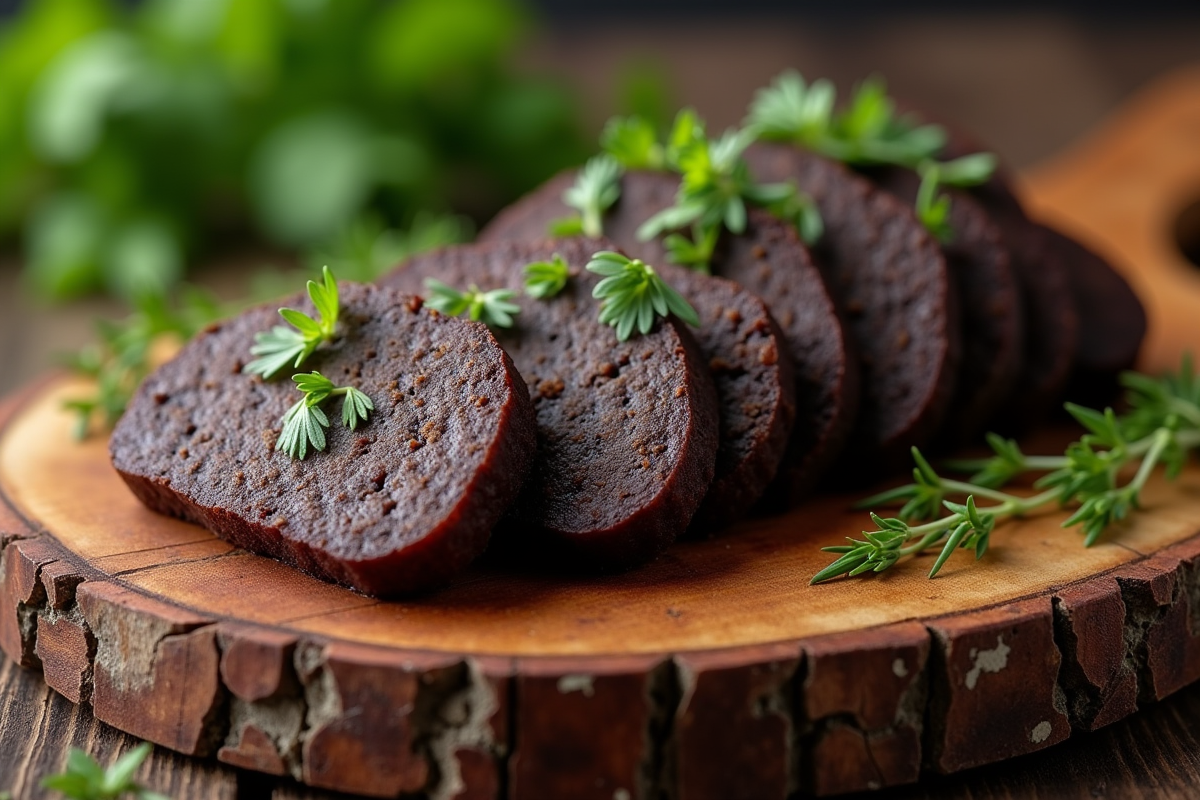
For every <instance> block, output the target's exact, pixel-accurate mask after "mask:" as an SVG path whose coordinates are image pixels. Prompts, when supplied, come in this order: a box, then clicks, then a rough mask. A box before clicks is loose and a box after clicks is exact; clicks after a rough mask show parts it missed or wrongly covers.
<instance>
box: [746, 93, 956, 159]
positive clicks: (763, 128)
mask: <svg viewBox="0 0 1200 800" xmlns="http://www.w3.org/2000/svg"><path fill="white" fill-rule="evenodd" d="M836 99H837V93H836V91H835V90H834V88H833V85H832V84H831V83H829V82H828V81H825V80H817V81H813V83H812V84H806V83H805V82H804V78H802V77H801V76H800V74H799V73H797V72H795V71H793V70H789V71H787V72H784V73H783V74H781V75H780V76H779V77H777V78H776V79H775V80H774V81H773V82H772V84H771V85H770V86H769V87H767V88H764V89H760V90H759V91H758V92H757V94H756V95H755V97H754V101H753V102H752V103H751V104H750V113H749V116H748V117H747V120H746V122H747V125H748V126H749V127H751V128H753V129H754V130H756V131H757V132H758V134H759V136H760V137H761V138H763V139H770V140H773V141H787V142H791V143H793V144H798V145H801V146H803V147H805V148H807V149H809V150H813V151H814V152H817V153H820V154H821V155H824V156H827V157H828V158H832V159H835V160H837V161H843V162H846V163H849V164H858V165H869V164H899V165H902V166H907V167H916V165H917V164H919V163H920V162H921V161H924V160H926V159H930V158H933V157H935V156H936V155H937V154H938V153H939V152H940V151H941V149H942V147H944V146H945V144H946V134H945V131H943V130H942V129H941V127H939V126H937V125H919V124H917V123H915V122H914V121H913V120H911V119H909V118H907V117H902V116H898V115H897V114H896V105H895V103H894V102H893V101H892V99H891V98H890V97H888V95H887V89H886V87H885V85H884V83H883V81H881V80H878V79H874V78H872V79H869V80H866V81H863V82H862V83H861V84H859V86H858V88H857V89H856V90H855V92H854V95H853V97H852V98H851V100H850V103H849V105H848V106H847V107H846V108H845V109H843V110H841V111H837V110H835V104H836Z"/></svg>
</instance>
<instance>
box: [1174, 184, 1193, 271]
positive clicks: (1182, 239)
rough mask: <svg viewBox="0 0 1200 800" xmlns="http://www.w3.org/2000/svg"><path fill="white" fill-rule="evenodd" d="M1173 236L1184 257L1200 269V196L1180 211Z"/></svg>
mask: <svg viewBox="0 0 1200 800" xmlns="http://www.w3.org/2000/svg"><path fill="white" fill-rule="evenodd" d="M1172 238H1173V239H1174V241H1175V246H1176V247H1178V248H1179V252H1180V253H1182V254H1183V257H1184V258H1186V259H1187V260H1188V262H1189V263H1190V264H1191V265H1192V266H1193V267H1196V268H1197V269H1200V198H1198V199H1196V200H1194V201H1193V202H1191V203H1189V204H1188V205H1187V206H1185V207H1184V209H1183V211H1181V212H1179V216H1177V217H1176V218H1175V230H1174V231H1172Z"/></svg>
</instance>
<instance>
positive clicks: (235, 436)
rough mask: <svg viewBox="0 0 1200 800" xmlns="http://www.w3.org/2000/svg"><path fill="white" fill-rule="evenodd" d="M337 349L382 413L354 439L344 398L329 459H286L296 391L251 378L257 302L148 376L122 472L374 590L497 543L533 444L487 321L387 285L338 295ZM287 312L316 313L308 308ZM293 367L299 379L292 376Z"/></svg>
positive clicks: (136, 488) (119, 431)
mask: <svg viewBox="0 0 1200 800" xmlns="http://www.w3.org/2000/svg"><path fill="white" fill-rule="evenodd" d="M340 292H341V313H340V315H339V322H338V335H337V338H336V339H335V340H334V341H332V342H330V343H328V344H325V345H322V346H321V347H319V348H318V349H317V350H316V351H315V352H314V353H313V354H312V355H311V356H310V357H309V358H308V359H307V360H306V361H305V362H304V364H303V366H302V368H301V371H303V372H310V371H313V370H317V371H319V372H321V373H322V374H323V375H325V376H326V377H328V378H329V379H331V380H332V381H333V382H334V383H336V384H338V385H350V386H353V387H355V388H357V389H359V390H360V391H362V392H364V393H366V395H367V396H368V397H370V398H371V400H372V402H373V403H374V405H375V410H374V411H373V412H372V413H371V415H370V419H369V421H367V422H366V423H365V424H360V425H359V427H358V428H357V430H353V431H352V430H350V429H348V428H347V427H345V426H344V425H342V423H341V420H340V418H339V417H340V414H339V406H338V399H337V398H333V399H331V400H330V401H328V402H327V404H326V408H325V410H326V413H327V415H328V417H329V419H330V422H331V425H330V427H329V429H328V430H327V432H326V438H327V442H326V443H327V447H326V449H325V450H324V451H317V452H313V451H310V452H309V454H308V456H307V458H305V459H304V460H296V459H292V458H290V457H289V456H288V455H287V454H285V453H283V452H280V451H277V450H276V449H275V443H276V440H277V437H278V436H279V434H280V418H281V417H282V416H283V414H284V412H285V411H287V409H288V408H289V407H290V406H291V405H292V404H293V403H295V402H296V401H297V400H298V399H299V398H300V397H301V395H300V393H299V392H297V391H296V389H295V386H294V384H293V382H292V381H291V380H289V379H288V377H287V376H285V375H281V376H278V377H276V378H274V379H272V380H269V381H264V380H263V379H262V378H260V377H258V376H256V375H249V374H245V373H243V372H242V365H243V364H244V363H245V362H246V361H248V360H249V358H250V355H249V351H250V347H251V345H252V344H253V342H254V335H255V334H256V333H258V332H259V331H266V330H270V328H271V327H272V326H273V325H276V324H279V321H280V320H279V317H278V315H277V314H276V307H275V306H270V307H259V308H256V309H253V310H251V311H247V312H246V313H244V314H242V315H241V316H239V317H236V318H234V319H231V320H228V321H226V322H223V323H219V324H217V325H214V326H212V327H210V328H209V329H207V330H206V331H204V332H203V333H201V334H200V335H199V336H197V337H196V338H195V339H194V340H193V341H192V342H191V343H189V344H188V345H187V346H186V347H184V348H183V350H182V351H181V352H180V353H179V354H178V355H177V356H176V357H175V358H174V359H172V360H171V361H169V362H167V363H166V364H164V365H163V366H162V367H160V368H159V369H158V370H156V371H155V372H154V373H153V374H152V375H151V376H150V377H148V378H147V379H146V380H145V382H144V383H143V384H142V386H141V388H140V389H139V390H138V392H137V394H136V395H135V397H134V399H133V401H132V403H131V404H130V406H129V409H128V410H127V411H126V412H125V415H124V416H123V417H122V418H121V421H120V423H119V424H118V425H117V427H116V430H115V431H114V432H113V436H112V441H111V444H110V447H111V452H112V459H113V464H114V466H115V467H116V468H117V471H118V472H119V473H120V474H121V477H122V478H124V479H125V482H126V483H127V484H128V485H129V487H130V489H132V490H133V493H134V494H135V495H136V496H137V497H138V499H140V500H141V501H142V502H143V503H145V504H146V505H147V506H149V507H150V508H151V509H153V510H155V511H158V512H161V513H164V514H170V515H172V516H177V517H182V518H183V519H187V520H190V521H192V522H196V523H199V524H200V525H203V526H205V527H207V528H208V529H210V530H211V531H213V532H214V533H216V534H217V535H219V536H221V537H222V538H224V539H228V540H229V541H230V542H232V543H233V544H235V545H237V546H238V547H242V548H245V549H247V550H251V551H253V552H255V553H259V554H262V555H267V556H271V557H273V558H277V559H280V560H282V561H285V562H287V563H289V564H291V565H293V566H295V567H298V568H299V569H302V570H304V571H305V572H308V573H310V574H313V575H316V576H318V577H321V578H325V579H327V580H333V581H337V582H339V583H343V584H346V585H349V586H353V587H354V588H356V589H359V590H360V591H363V592H366V593H368V594H373V595H380V596H394V595H404V594H412V593H415V592H419V591H423V590H427V589H430V588H432V587H435V586H438V585H440V584H443V583H445V582H446V581H448V580H449V579H450V578H451V577H453V576H454V575H455V574H456V573H457V572H459V571H460V570H462V569H463V568H464V567H465V566H466V565H467V564H468V563H469V562H470V561H471V560H472V559H474V558H475V557H476V556H478V555H479V554H480V553H481V552H482V551H483V550H484V549H485V548H486V546H487V542H488V537H489V534H490V532H491V530H492V528H493V526H494V525H495V524H496V523H497V521H499V519H500V517H501V516H502V515H503V514H504V512H505V510H506V509H507V508H508V506H509V505H510V504H511V503H512V502H513V500H514V499H515V498H516V497H517V494H518V492H519V491H520V488H521V485H522V483H523V482H524V478H525V475H526V474H527V472H528V470H529V466H530V464H531V462H532V459H533V455H534V450H535V427H534V415H533V408H532V404H531V402H530V399H529V393H528V391H527V389H526V387H525V383H524V381H522V380H521V376H520V373H519V372H517V370H516V369H515V368H514V367H513V364H512V362H511V361H510V360H509V358H508V356H507V355H506V354H505V353H504V351H503V350H502V349H501V348H500V346H499V345H498V344H497V343H496V340H495V339H494V338H493V337H492V335H491V334H490V333H489V332H488V330H487V328H486V327H484V326H483V325H481V324H478V323H472V322H466V321H464V320H459V319H451V318H447V317H444V316H441V315H439V314H437V313H436V312H434V311H431V310H429V309H427V308H422V306H421V302H420V300H419V298H416V297H413V296H410V295H404V294H401V293H400V292H397V291H395V290H392V289H381V288H375V287H371V286H360V285H355V284H341V285H340ZM284 305H287V306H291V307H294V308H300V309H302V310H304V311H306V313H309V314H312V313H313V311H312V307H311V304H310V303H309V302H308V300H307V298H303V299H302V298H299V297H296V298H289V300H287V301H285V303H284ZM289 374H290V373H289Z"/></svg>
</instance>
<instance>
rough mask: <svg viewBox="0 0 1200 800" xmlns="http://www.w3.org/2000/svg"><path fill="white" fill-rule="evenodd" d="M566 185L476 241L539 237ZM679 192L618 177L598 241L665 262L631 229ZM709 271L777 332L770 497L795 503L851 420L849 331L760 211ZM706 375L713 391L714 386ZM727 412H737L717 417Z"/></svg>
mask: <svg viewBox="0 0 1200 800" xmlns="http://www.w3.org/2000/svg"><path fill="white" fill-rule="evenodd" d="M573 181H574V173H573V172H568V173H563V174H562V175H559V176H557V177H555V178H553V179H552V180H550V181H549V182H547V183H546V184H544V185H543V186H542V187H540V188H539V189H537V190H535V191H534V192H532V193H531V194H529V195H526V196H525V197H523V198H522V199H521V200H519V201H517V202H516V203H514V204H513V205H511V206H509V207H508V208H506V209H505V210H504V211H502V212H500V214H499V215H498V216H497V217H496V218H495V219H494V220H493V221H492V222H491V223H490V224H488V225H487V226H486V227H485V228H484V229H483V232H482V233H481V234H480V237H481V239H485V240H491V241H522V240H535V239H537V238H538V237H540V236H542V235H544V232H545V231H546V229H547V226H548V225H549V223H550V222H551V221H553V220H555V219H559V218H561V217H564V216H566V215H568V214H570V213H571V209H570V208H569V207H567V206H566V205H565V204H564V203H563V202H562V194H563V190H564V189H566V188H567V187H568V186H570V185H571V183H572V182H573ZM678 187H679V178H678V176H674V175H670V174H668V173H662V172H647V171H634V172H627V173H626V174H625V175H624V176H623V177H622V178H621V197H620V199H618V200H617V202H616V204H615V205H613V206H612V208H610V209H609V210H608V212H607V213H606V214H605V216H604V232H605V237H606V238H607V239H609V240H611V241H613V242H615V243H616V244H617V246H619V247H620V248H621V249H622V250H624V251H625V252H627V253H629V254H630V255H633V256H637V257H638V258H641V259H643V260H645V261H647V262H649V263H652V264H656V265H659V264H665V263H666V251H665V250H664V249H663V247H662V242H661V240H654V241H650V242H642V241H639V240H638V238H637V229H638V227H639V226H640V225H641V224H642V223H643V222H645V221H646V220H647V219H649V218H650V217H652V216H653V215H654V214H656V213H658V212H659V211H661V210H663V209H664V208H667V207H669V206H671V205H673V204H674V202H675V193H676V190H677V189H678ZM712 269H713V272H715V273H716V274H718V275H721V276H722V277H725V278H728V279H730V280H733V281H735V282H736V283H738V284H740V285H741V286H743V287H744V288H745V289H747V290H749V292H751V293H753V294H754V295H756V296H757V297H759V298H762V301H763V302H765V303H766V304H767V306H768V308H769V309H770V315H771V317H773V318H774V320H775V321H776V322H777V323H778V325H779V327H780V329H781V330H782V333H783V341H784V343H785V348H784V349H785V351H786V352H787V353H788V355H789V356H790V360H791V365H790V366H791V367H792V373H793V375H794V379H795V381H796V384H795V389H794V392H793V394H794V396H795V399H796V406H797V410H796V422H795V425H794V426H793V427H792V434H791V439H790V441H789V443H788V446H787V451H786V454H785V456H784V459H783V463H782V464H781V465H780V468H779V470H778V474H777V480H776V485H777V486H778V487H779V488H780V489H781V490H782V491H781V492H779V493H778V494H782V495H785V496H786V497H787V498H789V499H791V500H793V501H794V500H798V499H799V498H801V497H802V496H803V495H804V494H805V493H806V492H807V491H808V490H809V489H810V488H811V487H812V486H813V484H814V483H816V482H817V480H819V479H820V478H821V477H822V476H823V475H824V474H825V473H826V471H827V470H828V468H829V466H830V465H831V464H832V462H833V460H834V459H836V458H837V456H838V455H839V454H840V452H841V448H842V445H843V443H844V442H845V440H846V437H847V434H848V433H849V431H850V428H851V425H852V423H853V420H854V413H855V409H856V408H857V405H858V364H857V361H856V360H855V359H854V358H853V356H852V355H850V354H849V353H848V350H849V347H850V342H849V336H848V333H847V331H846V329H845V327H844V325H843V322H842V320H841V318H840V317H839V315H838V313H837V311H836V309H835V305H834V302H833V300H832V298H831V297H830V295H829V292H828V290H827V289H826V288H825V284H824V282H823V280H822V279H821V275H820V273H819V272H818V271H817V269H816V268H815V267H814V266H813V264H812V261H811V259H810V258H809V254H808V250H807V248H805V246H804V244H803V243H802V242H801V241H800V240H799V238H798V237H797V236H796V233H795V231H794V230H793V229H792V228H791V226H789V225H787V224H785V223H783V222H780V221H779V220H777V219H775V218H774V217H772V216H770V215H769V214H766V213H765V212H761V211H757V210H754V209H751V211H750V215H749V225H748V227H747V231H746V233H745V235H743V236H725V237H723V239H722V241H721V243H720V245H719V246H718V248H717V252H716V253H715V254H714V259H713V263H712ZM701 344H702V345H704V342H703V340H702V341H701ZM715 377H716V380H717V386H718V390H720V389H721V382H722V379H721V377H720V376H715ZM780 396H781V397H782V394H781V395H780ZM725 404H726V403H725V401H722V405H723V406H724V405H725ZM730 413H732V414H735V415H736V414H738V413H741V412H740V411H737V410H736V409H735V410H733V411H731V412H730V411H726V412H723V414H730ZM770 439H771V440H773V439H774V436H773V435H772V436H771V437H770ZM720 474H721V472H720V466H718V475H720ZM763 488H764V487H763V486H760V487H758V490H759V491H761V490H762V489H763ZM773 494H776V493H774V492H773Z"/></svg>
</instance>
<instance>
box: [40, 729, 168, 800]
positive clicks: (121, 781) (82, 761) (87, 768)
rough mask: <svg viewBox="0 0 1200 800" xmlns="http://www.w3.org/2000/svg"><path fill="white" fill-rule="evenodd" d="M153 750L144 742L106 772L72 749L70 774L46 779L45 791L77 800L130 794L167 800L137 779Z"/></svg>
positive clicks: (111, 799) (149, 799)
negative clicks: (141, 767) (134, 777)
mask: <svg viewBox="0 0 1200 800" xmlns="http://www.w3.org/2000/svg"><path fill="white" fill-rule="evenodd" d="M150 749H151V746H150V743H149V742H144V743H142V744H140V745H138V746H137V747H135V748H134V749H132V750H130V751H129V752H128V753H126V754H125V755H123V756H121V757H120V758H119V759H117V761H116V763H114V764H113V765H112V766H111V767H109V768H108V769H104V767H101V766H100V765H99V764H98V763H96V762H95V761H94V760H93V759H92V757H91V756H89V755H88V754H87V753H85V752H83V751H82V750H79V749H78V748H71V752H70V754H69V755H68V756H67V769H66V771H65V772H63V773H61V774H59V775H50V776H48V777H46V778H43V779H42V784H41V785H42V788H43V789H50V790H51V791H56V792H61V793H62V794H64V795H66V796H67V797H70V798H73V800H116V799H117V798H119V797H121V796H123V795H126V794H129V795H132V796H133V797H135V798H137V800H167V798H166V796H165V795H161V794H159V793H157V792H152V791H150V790H148V789H146V788H145V787H143V786H142V785H141V784H139V783H137V782H136V781H134V779H133V774H134V773H135V772H137V769H138V767H140V766H141V765H142V762H143V761H145V760H146V756H148V755H150Z"/></svg>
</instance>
